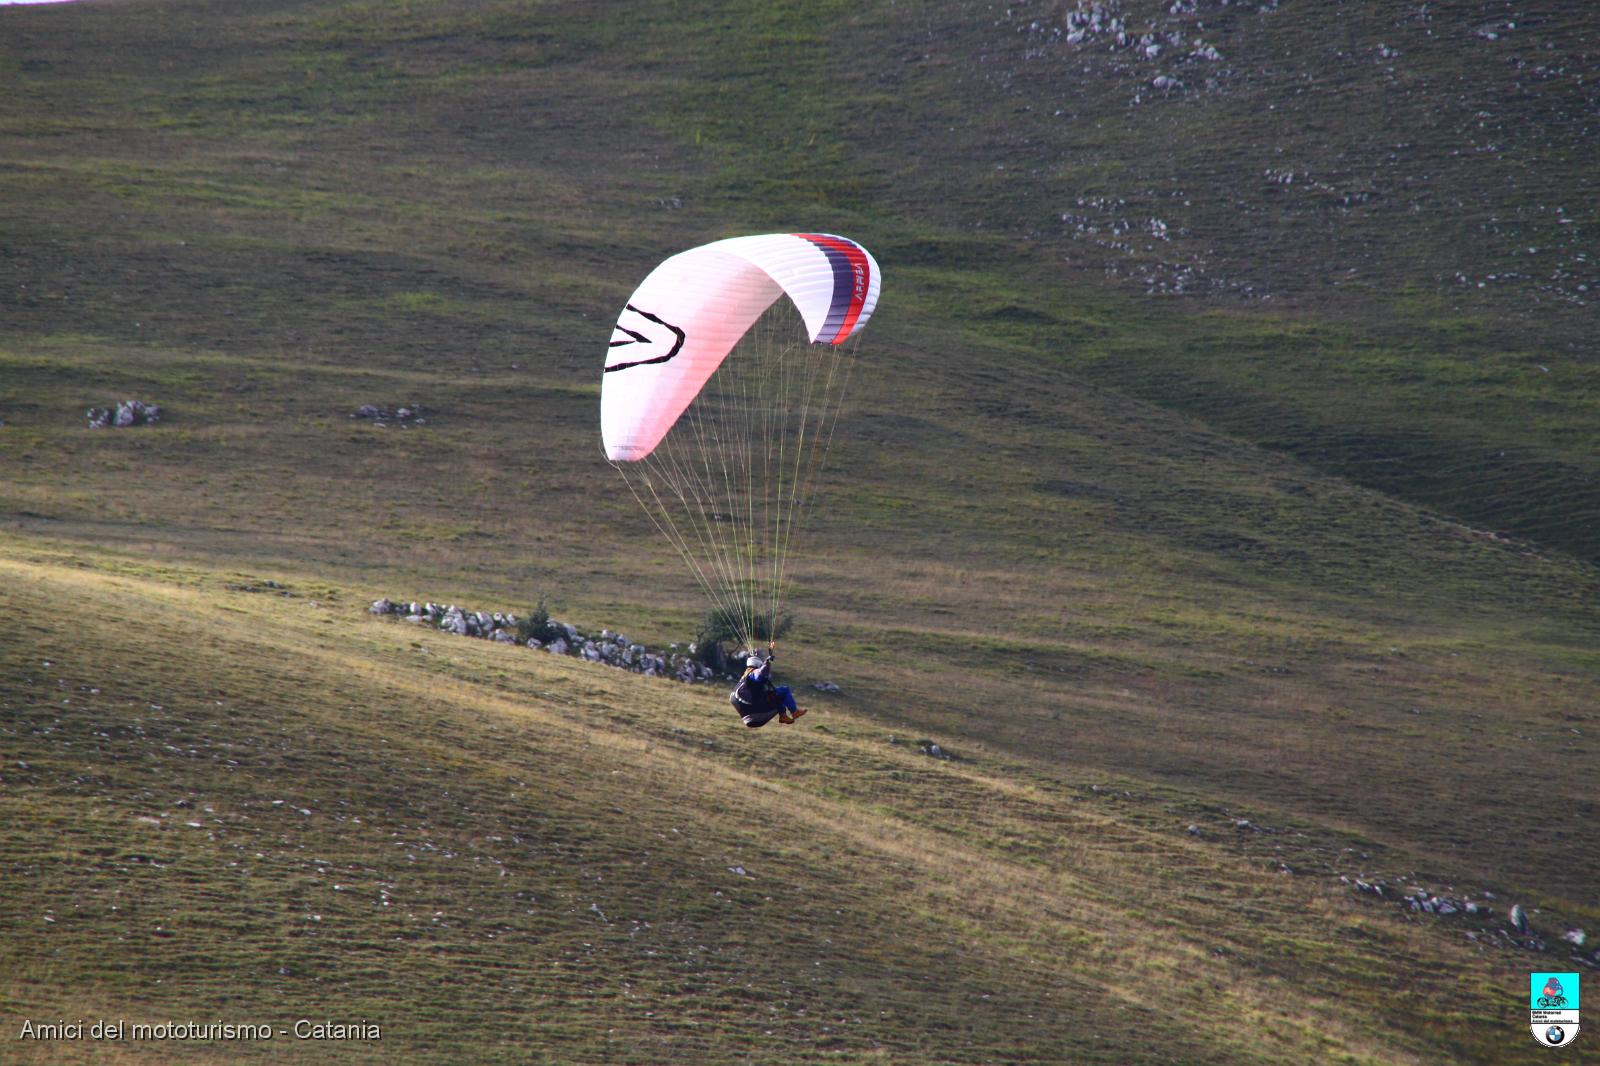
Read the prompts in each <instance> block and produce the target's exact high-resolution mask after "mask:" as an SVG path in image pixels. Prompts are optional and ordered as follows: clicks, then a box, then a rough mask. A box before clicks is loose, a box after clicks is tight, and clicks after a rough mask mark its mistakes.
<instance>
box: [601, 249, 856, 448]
mask: <svg viewBox="0 0 1600 1066" xmlns="http://www.w3.org/2000/svg"><path fill="white" fill-rule="evenodd" d="M784 294H787V295H788V297H789V299H790V300H792V301H793V302H794V305H795V307H796V308H797V309H798V310H799V312H800V315H801V318H802V319H803V320H804V322H805V325H806V330H807V333H808V334H809V339H810V340H811V342H812V343H826V344H841V343H843V342H844V341H845V339H847V338H848V337H850V336H851V335H852V334H854V333H855V332H856V331H857V330H859V329H860V328H861V327H862V326H863V325H865V324H866V322H867V319H868V318H870V317H871V315H872V311H873V308H874V307H875V306H876V305H877V300H878V264H877V263H876V262H875V261H874V260H873V258H872V256H871V255H870V254H869V253H868V252H867V250H866V249H865V248H862V247H861V246H860V245H859V244H857V243H855V242H854V241H851V240H848V239H846V238H844V237H836V236H833V235H831V234H820V233H774V234H766V235H762V236H755V237H733V238H730V239H728V240H724V241H716V242H714V243H712V244H707V245H702V246H700V247H699V248H691V249H690V250H689V251H686V252H680V253H679V254H677V255H674V256H672V257H671V258H669V259H667V260H665V261H664V262H662V263H661V265H660V266H658V267H656V268H655V270H653V271H651V272H650V274H649V276H647V277H646V278H645V279H644V281H643V282H641V283H640V285H639V287H638V289H636V290H635V291H634V294H633V296H632V297H630V298H629V300H628V303H627V306H626V307H625V308H624V309H623V312H622V314H621V315H620V316H619V317H618V319H617V325H616V328H615V329H614V330H613V331H612V334H611V344H610V347H609V350H608V352H607V356H606V366H605V375H604V379H603V382H602V385H601V388H600V433H601V438H602V440H603V442H604V444H605V451H606V458H608V459H610V460H612V461H613V462H633V461H635V460H639V459H643V458H644V457H645V456H647V455H649V454H650V453H651V451H652V450H654V449H655V447H656V445H657V444H659V443H661V439H662V438H663V437H664V436H666V434H667V431H668V430H670V429H671V428H672V426H673V424H674V423H675V422H676V421H677V420H678V417H679V416H680V415H682V414H683V412H684V409H685V408H687V407H688V406H689V404H690V403H691V402H692V401H693V400H694V398H695V396H697V395H698V394H699V392H700V390H701V388H702V387H703V386H704V385H705V383H706V381H707V380H708V379H710V377H711V375H712V374H713V373H714V372H715V371H716V369H717V367H718V366H720V365H721V364H722V361H723V359H724V358H725V357H726V356H727V355H728V353H729V352H730V351H732V350H733V347H734V346H735V345H736V344H737V343H738V342H739V339H740V338H741V337H743V336H744V335H745V333H746V332H747V331H748V330H749V329H750V327H751V326H752V325H753V324H754V323H755V322H756V320H757V319H758V318H760V317H761V315H762V313H763V312H765V311H766V310H767V308H769V307H771V306H772V304H773V302H774V301H775V300H777V299H778V297H779V296H781V295H784Z"/></svg>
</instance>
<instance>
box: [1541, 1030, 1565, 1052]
mask: <svg viewBox="0 0 1600 1066" xmlns="http://www.w3.org/2000/svg"><path fill="white" fill-rule="evenodd" d="M1544 1038H1545V1041H1546V1042H1547V1043H1548V1044H1549V1045H1550V1046H1551V1047H1555V1046H1556V1045H1557V1044H1559V1043H1561V1041H1563V1040H1565V1039H1566V1038H1567V1031H1566V1030H1565V1029H1563V1028H1561V1026H1559V1025H1552V1026H1551V1027H1550V1028H1548V1029H1546V1030H1545V1031H1544Z"/></svg>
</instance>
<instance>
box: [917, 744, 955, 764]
mask: <svg viewBox="0 0 1600 1066" xmlns="http://www.w3.org/2000/svg"><path fill="white" fill-rule="evenodd" d="M917 750H918V751H920V752H922V754H924V755H926V756H928V757H929V758H930V759H954V758H955V755H953V754H952V753H950V752H948V751H946V750H945V749H944V748H942V747H940V746H939V745H938V744H936V743H934V742H933V741H931V740H926V739H924V740H919V741H917Z"/></svg>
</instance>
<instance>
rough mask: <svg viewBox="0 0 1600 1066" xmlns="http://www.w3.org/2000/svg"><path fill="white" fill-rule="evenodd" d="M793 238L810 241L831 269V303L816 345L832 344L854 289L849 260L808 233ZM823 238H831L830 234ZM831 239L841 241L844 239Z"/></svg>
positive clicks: (844, 316) (852, 273) (847, 310)
mask: <svg viewBox="0 0 1600 1066" xmlns="http://www.w3.org/2000/svg"><path fill="white" fill-rule="evenodd" d="M795 236H796V237H804V238H805V239H806V240H808V241H810V242H811V243H812V245H813V246H815V247H816V248H817V249H818V250H819V251H821V252H822V254H823V255H825V256H827V257H828V265H829V266H831V267H833V301H832V302H831V303H830V304H829V305H828V317H827V318H826V319H825V320H823V323H822V332H820V333H818V334H817V342H818V343H827V342H832V341H834V340H837V339H838V337H839V331H840V330H842V329H843V328H844V321H845V318H846V317H847V316H848V315H849V314H850V295H851V293H852V291H853V290H854V287H855V274H854V272H853V271H852V270H851V269H850V260H849V259H848V258H847V257H846V256H845V254H844V253H843V252H841V251H839V249H837V248H831V247H829V246H828V245H826V244H824V243H823V242H821V241H819V240H817V239H816V238H815V237H813V236H812V235H811V234H809V233H797V234H795ZM823 236H828V237H832V234H823ZM832 239H833V240H837V241H842V240H844V239H845V238H843V237H833V238H832ZM852 243H853V242H852Z"/></svg>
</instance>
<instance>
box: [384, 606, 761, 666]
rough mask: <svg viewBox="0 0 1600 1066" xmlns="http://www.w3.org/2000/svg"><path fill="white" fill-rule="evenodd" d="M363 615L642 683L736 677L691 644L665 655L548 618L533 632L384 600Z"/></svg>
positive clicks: (494, 616)
mask: <svg viewBox="0 0 1600 1066" xmlns="http://www.w3.org/2000/svg"><path fill="white" fill-rule="evenodd" d="M369 611H370V612H371V613H372V614H375V615H382V616H386V617H393V618H395V619H397V620H399V621H403V622H409V623H410V624H412V625H422V626H429V627H431V628H433V629H437V630H440V631H442V632H445V633H453V634H455V635H456V636H459V637H477V638H479V639H480V640H491V641H494V642H495V643H497V644H518V645H521V646H523V647H527V648H532V649H536V650H541V651H544V652H547V653H548V654H550V655H563V656H569V657H574V658H579V659H583V660H585V661H586V662H591V663H601V664H603V665H605V666H611V667H615V668H616V669H618V670H628V671H630V672H632V673H635V674H644V675H646V676H648V677H670V678H672V679H674V680H676V681H682V682H684V683H685V684H700V683H706V682H712V681H728V680H730V679H731V678H733V677H735V676H737V671H736V669H735V668H732V667H730V666H729V665H728V664H729V663H730V662H732V661H733V660H730V659H729V658H728V657H727V656H726V655H723V656H718V657H717V658H716V659H715V660H714V661H717V662H721V663H723V664H724V668H723V669H722V670H718V669H716V668H714V667H713V666H708V665H706V663H704V662H702V661H701V658H702V656H700V655H699V654H698V653H699V651H700V649H699V648H698V647H696V646H695V645H694V644H687V645H683V646H679V645H677V644H672V645H669V646H668V648H667V649H666V650H665V651H660V650H652V649H650V648H648V647H646V646H645V645H643V644H639V643H636V642H634V641H632V640H629V639H628V638H627V637H625V636H623V635H622V634H621V633H613V632H611V630H609V629H602V630H601V631H600V632H599V633H597V634H588V633H584V632H583V631H581V630H580V629H578V627H577V626H574V625H572V624H570V623H568V622H562V621H558V620H557V619H554V618H550V619H546V620H544V621H543V622H542V623H540V624H538V625H537V626H533V625H530V624H526V621H525V620H524V619H521V618H518V617H517V616H516V615H515V614H509V613H502V612H500V611H494V612H492V613H491V612H487V611H469V610H466V609H464V608H461V607H457V606H456V605H455V604H449V605H441V604H437V603H418V602H415V601H408V600H391V599H388V598H387V597H386V598H384V599H381V600H374V601H373V603H372V606H371V607H370V608H369ZM534 631H536V633H534ZM530 633H534V635H529V634H530ZM719 650H720V649H719ZM705 658H711V656H705ZM730 670H733V672H729V671H730Z"/></svg>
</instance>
